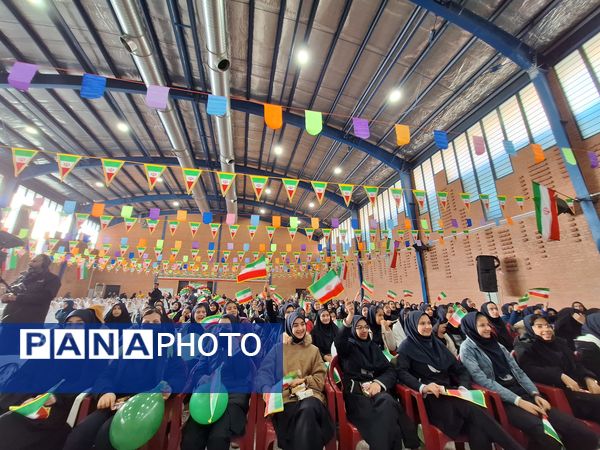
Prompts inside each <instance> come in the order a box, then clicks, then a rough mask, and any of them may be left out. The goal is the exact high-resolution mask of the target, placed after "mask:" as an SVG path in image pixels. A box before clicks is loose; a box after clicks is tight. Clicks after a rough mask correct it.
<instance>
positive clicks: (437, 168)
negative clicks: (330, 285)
mask: <svg viewBox="0 0 600 450" xmlns="http://www.w3.org/2000/svg"><path fill="white" fill-rule="evenodd" d="M431 164H432V165H433V173H434V174H437V173H439V172H441V171H442V170H444V163H443V162H442V152H437V153H436V154H435V155H433V156H432V157H431Z"/></svg>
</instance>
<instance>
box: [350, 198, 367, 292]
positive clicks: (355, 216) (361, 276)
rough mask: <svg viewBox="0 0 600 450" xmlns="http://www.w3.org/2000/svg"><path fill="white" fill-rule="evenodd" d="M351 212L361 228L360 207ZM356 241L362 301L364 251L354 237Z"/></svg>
mask: <svg viewBox="0 0 600 450" xmlns="http://www.w3.org/2000/svg"><path fill="white" fill-rule="evenodd" d="M351 212H352V220H356V221H357V222H358V227H359V228H360V227H361V223H360V215H359V214H358V209H353V210H352V211H351ZM354 243H355V245H356V251H357V252H358V256H357V263H358V265H357V267H358V282H359V284H360V301H361V303H362V301H363V297H364V295H365V291H364V290H363V288H362V282H363V280H364V275H363V268H362V264H361V262H360V260H361V259H362V252H361V251H360V248H359V247H358V240H356V239H354Z"/></svg>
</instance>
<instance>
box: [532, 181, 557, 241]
mask: <svg viewBox="0 0 600 450" xmlns="http://www.w3.org/2000/svg"><path fill="white" fill-rule="evenodd" d="M533 200H534V203H535V219H536V222H537V229H538V233H540V234H541V235H542V237H543V238H544V239H545V240H554V241H559V240H560V229H559V226H558V207H557V206H556V193H555V192H554V190H552V189H549V188H547V187H545V186H542V185H541V184H539V183H536V182H535V181H534V182H533Z"/></svg>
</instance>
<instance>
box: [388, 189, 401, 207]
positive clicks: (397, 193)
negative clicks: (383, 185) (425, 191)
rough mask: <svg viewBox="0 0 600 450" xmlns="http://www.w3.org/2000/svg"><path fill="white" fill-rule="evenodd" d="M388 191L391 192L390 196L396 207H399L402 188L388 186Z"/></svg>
mask: <svg viewBox="0 0 600 450" xmlns="http://www.w3.org/2000/svg"><path fill="white" fill-rule="evenodd" d="M390 192H391V193H392V197H393V198H394V201H395V202H396V208H397V209H400V205H401V204H402V192H403V189H402V188H390Z"/></svg>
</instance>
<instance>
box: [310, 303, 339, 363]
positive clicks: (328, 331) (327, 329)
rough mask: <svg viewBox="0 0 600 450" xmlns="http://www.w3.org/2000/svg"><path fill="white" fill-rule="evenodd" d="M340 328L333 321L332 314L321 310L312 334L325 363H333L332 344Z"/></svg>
mask: <svg viewBox="0 0 600 450" xmlns="http://www.w3.org/2000/svg"><path fill="white" fill-rule="evenodd" d="M337 333H338V327H337V326H336V325H335V323H333V321H332V320H331V314H330V312H329V311H328V310H327V309H325V308H321V309H319V310H318V312H317V317H316V322H315V326H314V328H313V329H312V331H311V332H310V335H311V337H312V341H313V344H314V345H315V346H316V347H317V348H318V349H319V352H320V353H321V356H322V357H323V360H324V361H331V360H332V359H333V358H332V356H331V344H333V340H334V339H335V337H336V336H337Z"/></svg>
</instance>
